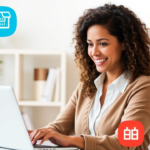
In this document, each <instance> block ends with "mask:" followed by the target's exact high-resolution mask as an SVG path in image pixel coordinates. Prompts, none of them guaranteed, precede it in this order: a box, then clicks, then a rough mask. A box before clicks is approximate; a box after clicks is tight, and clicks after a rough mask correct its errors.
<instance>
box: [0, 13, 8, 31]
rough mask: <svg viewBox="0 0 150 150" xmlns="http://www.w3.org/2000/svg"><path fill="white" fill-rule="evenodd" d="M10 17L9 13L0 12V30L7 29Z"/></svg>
mask: <svg viewBox="0 0 150 150" xmlns="http://www.w3.org/2000/svg"><path fill="white" fill-rule="evenodd" d="M10 17H11V15H10V12H9V11H0V29H9V27H10Z"/></svg>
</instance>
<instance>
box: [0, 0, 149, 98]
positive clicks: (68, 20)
mask: <svg viewBox="0 0 150 150" xmlns="http://www.w3.org/2000/svg"><path fill="white" fill-rule="evenodd" d="M108 2H111V3H112V4H113V3H114V4H117V5H118V4H123V5H125V6H126V7H129V8H130V9H131V10H133V11H134V12H135V13H136V14H137V15H138V16H139V18H140V19H141V20H142V21H143V22H144V23H146V25H147V27H149V22H150V1H149V0H143V1H137V0H109V1H108V0H0V6H9V7H11V8H13V9H14V10H15V12H16V14H17V19H18V24H17V30H16V32H15V33H14V34H13V35H12V36H10V37H6V38H0V48H5V49H12V48H13V49H36V50H43V49H45V50H53V49H57V50H62V51H66V52H67V53H68V57H67V100H68V99H69V97H70V95H71V94H72V91H73V90H74V89H75V87H76V85H77V82H78V77H77V70H75V69H74V61H73V58H74V57H73V52H74V48H73V45H71V44H70V43H71V42H72V37H73V34H72V32H73V24H75V23H76V22H77V20H78V18H79V16H81V15H82V14H83V11H84V10H85V9H88V8H93V7H98V6H100V5H103V4H104V3H108Z"/></svg>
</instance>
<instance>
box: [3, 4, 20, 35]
mask: <svg viewBox="0 0 150 150" xmlns="http://www.w3.org/2000/svg"><path fill="white" fill-rule="evenodd" d="M16 28H17V16H16V13H15V11H14V10H13V9H12V8H10V7H7V6H0V37H7V36H10V35H12V34H13V33H14V32H15V31H16Z"/></svg>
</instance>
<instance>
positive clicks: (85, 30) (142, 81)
mask: <svg viewBox="0 0 150 150" xmlns="http://www.w3.org/2000/svg"><path fill="white" fill-rule="evenodd" d="M73 40H76V46H75V62H76V64H77V66H78V67H79V68H80V83H79V84H78V86H77V88H76V89H75V91H74V92H73V94H72V96H71V97H70V100H69V102H68V104H67V105H66V107H65V109H64V110H63V111H62V112H61V113H60V114H59V115H58V117H57V118H56V120H55V121H54V122H52V123H49V124H48V125H47V126H46V127H43V128H41V129H38V130H34V131H29V134H30V138H31V141H32V143H33V144H35V143H36V141H37V140H38V139H42V142H43V141H44V140H46V139H50V140H51V141H52V142H54V143H57V144H58V145H61V146H76V147H79V148H80V149H84V150H101V149H102V150H148V145H149V135H150V130H149V129H150V95H149V91H150V51H149V47H150V39H149V37H148V30H147V28H146V26H145V24H143V23H142V22H141V21H140V19H139V18H137V16H136V15H135V14H134V13H133V12H132V11H131V10H129V9H128V8H125V7H124V6H122V5H121V6H116V5H111V4H106V5H104V6H101V7H98V8H95V9H88V10H86V11H85V13H84V14H83V16H81V17H80V18H79V20H78V22H77V24H76V28H75V38H74V39H73ZM132 120H136V121H138V122H141V123H142V125H143V126H144V135H143V136H144V141H143V143H142V144H138V143H137V144H136V145H132V147H129V145H128V146H127V147H126V146H123V145H121V144H120V143H119V139H118V127H119V124H120V123H121V122H124V121H132ZM73 134H74V135H75V136H72V135H73Z"/></svg>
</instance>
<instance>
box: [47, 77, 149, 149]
mask: <svg viewBox="0 0 150 150" xmlns="http://www.w3.org/2000/svg"><path fill="white" fill-rule="evenodd" d="M82 87H83V84H82V83H79V84H78V86H77V88H76V89H75V91H74V92H73V94H72V96H71V98H70V99H69V102H68V103H67V105H66V107H65V109H64V110H63V111H62V112H61V113H60V114H59V115H58V116H57V118H56V120H55V121H54V122H52V123H50V124H48V126H49V127H51V128H53V129H54V130H56V131H58V132H60V133H62V134H65V135H71V134H75V135H76V136H81V135H82V136H83V137H84V140H85V150H148V145H149V144H150V140H149V136H150V76H144V75H141V76H139V77H138V78H137V79H136V80H135V81H134V82H132V83H131V84H128V85H127V87H126V89H125V91H124V93H121V94H120V95H119V96H118V97H117V98H116V100H115V101H114V102H113V104H112V105H110V106H109V108H108V109H107V110H106V112H105V113H104V114H103V116H102V117H101V119H100V121H99V123H98V125H97V127H96V136H91V135H90V131H89V124H88V119H89V112H90V109H91V107H92V104H93V101H94V98H95V94H96V92H95V93H94V95H93V96H92V97H91V98H90V97H86V98H83V96H82V95H83V88H82ZM125 120H137V121H140V122H141V123H142V124H143V126H144V130H145V137H144V141H143V143H142V145H140V146H138V147H124V146H122V145H120V143H119V141H118V126H119V124H120V123H121V122H122V121H125Z"/></svg>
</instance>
